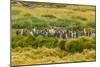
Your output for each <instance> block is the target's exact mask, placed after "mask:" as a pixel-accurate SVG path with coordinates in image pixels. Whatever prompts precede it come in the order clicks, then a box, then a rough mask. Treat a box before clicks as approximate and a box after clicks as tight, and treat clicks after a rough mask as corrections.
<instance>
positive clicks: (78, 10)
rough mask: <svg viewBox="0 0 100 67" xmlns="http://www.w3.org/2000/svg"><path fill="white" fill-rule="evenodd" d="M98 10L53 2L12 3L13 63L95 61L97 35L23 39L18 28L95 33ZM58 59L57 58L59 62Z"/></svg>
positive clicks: (28, 36) (26, 37)
mask: <svg viewBox="0 0 100 67" xmlns="http://www.w3.org/2000/svg"><path fill="white" fill-rule="evenodd" d="M95 25H96V21H95V7H94V6H80V5H67V4H53V3H31V2H12V64H13V65H26V64H47V63H61V62H76V61H95V58H96V56H95V49H96V40H95V36H91V37H85V36H83V37H79V38H77V39H58V38H56V37H43V36H38V37H35V36H32V35H27V36H19V35H16V34H15V30H16V29H19V28H20V29H21V28H26V29H29V30H31V29H32V28H36V29H49V28H55V27H57V28H58V27H59V28H61V29H72V30H81V29H83V28H86V29H87V30H93V31H95V27H96V26H95ZM55 58H56V59H55Z"/></svg>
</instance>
